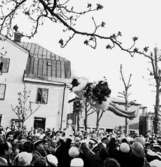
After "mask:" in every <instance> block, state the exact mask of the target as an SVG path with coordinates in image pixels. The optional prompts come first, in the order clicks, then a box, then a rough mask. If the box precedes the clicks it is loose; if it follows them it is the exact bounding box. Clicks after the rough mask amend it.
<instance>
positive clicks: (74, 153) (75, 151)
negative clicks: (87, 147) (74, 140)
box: [68, 146, 80, 158]
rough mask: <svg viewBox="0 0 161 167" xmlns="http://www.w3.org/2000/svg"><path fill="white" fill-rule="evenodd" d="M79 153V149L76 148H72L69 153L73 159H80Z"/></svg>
mask: <svg viewBox="0 0 161 167" xmlns="http://www.w3.org/2000/svg"><path fill="white" fill-rule="evenodd" d="M79 153H80V152H79V149H78V147H76V146H72V147H71V148H70V149H69V151H68V154H69V156H70V157H72V158H75V157H78V156H79Z"/></svg>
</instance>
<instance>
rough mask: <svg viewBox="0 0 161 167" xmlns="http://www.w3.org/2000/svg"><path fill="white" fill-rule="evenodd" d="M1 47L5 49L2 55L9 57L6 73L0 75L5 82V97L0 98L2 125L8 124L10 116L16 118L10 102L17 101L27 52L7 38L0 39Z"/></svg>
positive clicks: (0, 81)
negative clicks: (4, 53) (5, 52)
mask: <svg viewBox="0 0 161 167" xmlns="http://www.w3.org/2000/svg"><path fill="white" fill-rule="evenodd" d="M2 47H4V50H6V51H7V54H6V55H5V56H4V57H6V58H10V63H9V71H8V73H3V74H2V75H0V83H2V84H6V91H5V99H4V100H0V108H1V110H0V114H2V125H3V126H8V125H9V124H10V120H11V118H16V115H15V113H14V112H12V111H11V104H15V103H17V92H18V91H19V90H20V89H21V88H23V82H22V79H23V73H24V70H25V68H26V62H27V57H28V52H27V51H25V50H24V49H21V48H20V47H18V46H17V45H16V44H14V43H12V42H11V41H8V40H5V41H2V40H0V49H2Z"/></svg>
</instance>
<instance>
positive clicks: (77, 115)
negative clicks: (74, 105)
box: [77, 113, 80, 131]
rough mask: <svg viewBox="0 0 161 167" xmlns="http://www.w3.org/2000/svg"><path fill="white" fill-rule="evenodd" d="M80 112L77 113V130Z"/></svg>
mask: <svg viewBox="0 0 161 167" xmlns="http://www.w3.org/2000/svg"><path fill="white" fill-rule="evenodd" d="M79 127H80V126H79V113H78V114H77V131H79Z"/></svg>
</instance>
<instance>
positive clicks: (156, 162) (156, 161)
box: [149, 159, 161, 167]
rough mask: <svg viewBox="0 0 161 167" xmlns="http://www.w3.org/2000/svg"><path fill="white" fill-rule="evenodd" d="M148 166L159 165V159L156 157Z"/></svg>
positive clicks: (154, 166)
mask: <svg viewBox="0 0 161 167" xmlns="http://www.w3.org/2000/svg"><path fill="white" fill-rule="evenodd" d="M149 165H150V167H160V166H161V161H159V160H158V159H155V160H153V161H151V162H150V163H149Z"/></svg>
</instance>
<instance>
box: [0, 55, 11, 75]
mask: <svg viewBox="0 0 161 167" xmlns="http://www.w3.org/2000/svg"><path fill="white" fill-rule="evenodd" d="M3 59H7V60H8V68H7V70H6V71H4V61H3ZM0 62H2V63H3V66H2V71H0V73H1V74H3V73H8V72H9V66H10V58H7V57H0Z"/></svg>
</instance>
